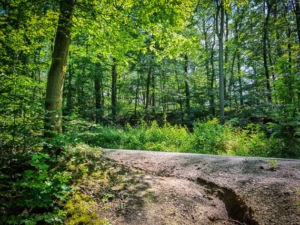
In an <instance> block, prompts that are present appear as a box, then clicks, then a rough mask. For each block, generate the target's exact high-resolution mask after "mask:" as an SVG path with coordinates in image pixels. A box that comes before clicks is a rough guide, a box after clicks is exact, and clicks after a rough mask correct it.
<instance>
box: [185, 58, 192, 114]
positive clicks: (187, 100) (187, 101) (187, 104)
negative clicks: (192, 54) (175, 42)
mask: <svg viewBox="0 0 300 225" xmlns="http://www.w3.org/2000/svg"><path fill="white" fill-rule="evenodd" d="M184 74H185V79H184V85H185V108H186V111H187V114H188V115H189V114H190V109H191V106H190V98H191V93H190V86H189V81H188V56H187V55H185V56H184Z"/></svg>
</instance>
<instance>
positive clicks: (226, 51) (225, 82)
mask: <svg viewBox="0 0 300 225" xmlns="http://www.w3.org/2000/svg"><path fill="white" fill-rule="evenodd" d="M225 16H226V19H225V68H224V100H227V98H228V96H227V93H226V86H227V77H226V76H227V64H228V47H227V44H226V43H227V42H228V37H229V29H228V26H229V24H228V23H229V18H228V14H227V13H225Z"/></svg>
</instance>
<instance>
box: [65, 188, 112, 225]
mask: <svg viewBox="0 0 300 225" xmlns="http://www.w3.org/2000/svg"><path fill="white" fill-rule="evenodd" d="M65 210H66V212H67V214H68V218H67V219H66V221H65V224H67V225H76V224H77V225H78V224H95V225H109V224H110V223H109V222H108V221H107V220H106V219H103V218H100V216H99V215H98V213H97V211H98V206H97V202H95V201H94V200H93V199H92V198H91V197H89V196H87V195H85V194H82V193H78V192H77V193H75V194H74V195H73V197H72V198H71V199H70V200H69V201H68V202H67V203H66V205H65Z"/></svg>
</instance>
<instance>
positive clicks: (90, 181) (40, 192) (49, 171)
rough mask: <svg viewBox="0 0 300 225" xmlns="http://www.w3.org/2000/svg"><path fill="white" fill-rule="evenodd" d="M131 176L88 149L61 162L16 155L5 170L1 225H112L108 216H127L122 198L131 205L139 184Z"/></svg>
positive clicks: (68, 151) (74, 149)
mask: <svg viewBox="0 0 300 225" xmlns="http://www.w3.org/2000/svg"><path fill="white" fill-rule="evenodd" d="M2 156H4V155H3V154H2ZM14 165H15V166H14ZM130 174H134V172H132V171H131V170H129V169H128V168H126V167H124V166H121V165H119V164H117V163H116V162H112V161H111V160H109V159H107V158H106V157H105V154H104V153H103V152H101V151H99V149H95V148H92V147H90V146H88V145H86V144H77V145H76V146H71V145H70V146H68V147H65V148H64V150H63V151H62V152H61V153H60V154H59V155H58V156H50V155H49V154H47V153H43V152H42V151H40V150H37V151H35V152H28V153H26V154H25V153H22V154H20V155H18V156H17V154H16V153H14V157H13V156H10V158H9V159H7V160H6V161H3V160H1V165H0V181H1V182H0V206H1V207H0V224H26V225H35V224H67V225H75V224H93V225H94V224H98V225H108V224H110V223H109V221H108V219H106V216H105V212H106V211H107V210H110V209H114V210H116V209H117V208H118V209H119V211H120V212H122V210H125V207H124V204H123V205H122V206H120V203H119V202H120V198H121V199H122V201H123V202H126V199H127V198H129V197H130V196H131V192H130V191H129V190H128V189H129V188H130V187H131V186H132V185H133V184H136V183H137V182H138V181H136V180H135V179H134V177H133V176H130ZM115 202H117V206H116V205H114V204H116V203H115Z"/></svg>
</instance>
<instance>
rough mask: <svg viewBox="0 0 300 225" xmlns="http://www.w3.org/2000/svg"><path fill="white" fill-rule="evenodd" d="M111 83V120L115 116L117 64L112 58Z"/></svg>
mask: <svg viewBox="0 0 300 225" xmlns="http://www.w3.org/2000/svg"><path fill="white" fill-rule="evenodd" d="M111 75H112V83H111V106H112V111H111V112H112V120H113V122H115V121H116V116H117V76H118V74H117V64H116V59H115V58H113V65H112V73H111Z"/></svg>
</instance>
